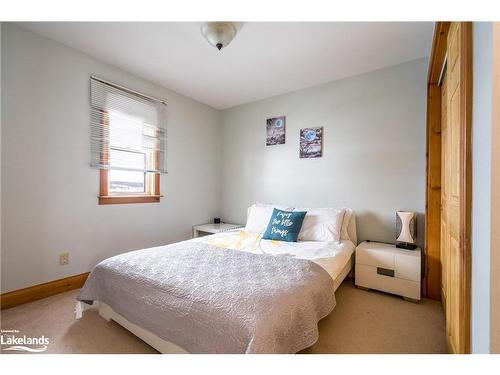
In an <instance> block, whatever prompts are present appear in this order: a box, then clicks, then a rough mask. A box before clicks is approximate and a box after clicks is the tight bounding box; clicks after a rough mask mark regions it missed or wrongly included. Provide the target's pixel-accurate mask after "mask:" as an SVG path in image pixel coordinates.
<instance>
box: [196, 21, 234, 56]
mask: <svg viewBox="0 0 500 375" xmlns="http://www.w3.org/2000/svg"><path fill="white" fill-rule="evenodd" d="M236 32H237V30H236V26H234V24H233V23H232V22H205V23H204V24H203V25H201V33H202V34H203V36H204V37H205V39H206V40H207V41H208V43H210V44H211V45H212V46H214V47H216V48H217V49H218V50H219V51H220V50H221V49H222V48H223V47H227V45H228V44H229V43H231V41H232V40H233V39H234V37H235V36H236Z"/></svg>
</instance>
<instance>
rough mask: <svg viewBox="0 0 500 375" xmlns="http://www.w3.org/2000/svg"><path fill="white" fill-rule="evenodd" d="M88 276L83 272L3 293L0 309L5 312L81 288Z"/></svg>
mask: <svg viewBox="0 0 500 375" xmlns="http://www.w3.org/2000/svg"><path fill="white" fill-rule="evenodd" d="M88 275H89V272H85V273H82V274H80V275H75V276H70V277H65V278H64V279H59V280H54V281H49V282H48V283H43V284H38V285H34V286H30V287H28V288H24V289H19V290H14V291H13V292H8V293H3V294H2V295H1V296H0V308H1V310H5V309H9V308H11V307H14V306H19V305H22V304H25V303H28V302H32V301H36V300H39V299H42V298H46V297H50V296H53V295H54V294H59V293H63V292H67V291H68V290H73V289H78V288H81V287H82V286H83V284H84V283H85V280H87V277H88Z"/></svg>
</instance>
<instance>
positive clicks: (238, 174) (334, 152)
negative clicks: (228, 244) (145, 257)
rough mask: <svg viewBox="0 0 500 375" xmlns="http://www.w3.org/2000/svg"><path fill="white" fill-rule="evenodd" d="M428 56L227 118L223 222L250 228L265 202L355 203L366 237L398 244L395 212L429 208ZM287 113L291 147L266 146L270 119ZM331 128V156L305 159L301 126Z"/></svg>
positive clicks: (327, 148)
mask: <svg viewBox="0 0 500 375" xmlns="http://www.w3.org/2000/svg"><path fill="white" fill-rule="evenodd" d="M426 73H427V59H420V60H416V61H412V62H408V63H404V64H401V65H397V66H393V67H390V68H386V69H382V70H379V71H375V72H371V73H367V74H363V75H359V76H356V77H353V78H349V79H344V80H340V81H335V82H331V83H328V84H324V85H321V86H316V87H313V88H308V89H305V90H300V91H296V92H292V93H289V94H285V95H280V96H277V97H273V98H269V99H265V100H262V101H258V102H255V103H250V104H246V105H242V106H238V107H234V108H231V109H228V110H224V111H223V113H222V142H223V146H222V161H221V163H222V198H221V201H222V217H223V219H225V220H226V221H232V222H239V223H244V222H245V219H246V207H247V206H248V205H250V204H252V203H254V202H256V201H261V202H273V203H284V204H290V205H295V206H316V207H318V206H319V207H325V206H334V207H339V206H348V207H351V208H353V209H354V210H355V211H356V214H357V224H358V233H359V240H360V241H362V240H365V239H371V240H382V241H391V242H393V241H394V240H395V215H396V214H395V212H396V211H397V210H412V211H416V212H419V213H420V214H421V215H420V220H419V223H418V224H419V241H420V244H421V243H422V242H423V241H422V239H423V222H422V214H423V212H424V210H425V116H426V114H425V113H426V82H427V80H426ZM282 115H285V116H286V143H285V144H284V145H276V146H267V147H266V145H265V129H266V126H265V124H266V118H269V117H272V116H282ZM310 126H323V127H324V147H323V151H324V154H323V155H324V156H323V157H322V158H318V159H299V156H298V142H299V129H300V128H304V127H310Z"/></svg>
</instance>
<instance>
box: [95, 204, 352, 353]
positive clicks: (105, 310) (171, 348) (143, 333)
mask: <svg viewBox="0 0 500 375" xmlns="http://www.w3.org/2000/svg"><path fill="white" fill-rule="evenodd" d="M348 232H349V237H350V238H351V240H352V242H353V243H354V245H355V246H356V245H357V233H356V221H355V217H354V213H353V214H352V216H351V221H350V223H349V227H348ZM354 254H355V253H353V254H352V255H351V257H350V258H349V260H348V261H347V262H346V264H345V265H344V267H343V268H342V271H340V273H339V275H338V276H337V277H336V278H335V280H334V282H333V286H334V291H337V289H338V287H339V286H340V284H342V282H343V281H344V279H345V278H346V277H347V275H349V273H350V272H351V271H352V270H353V265H354ZM98 309H99V315H100V316H102V317H103V318H104V319H106V320H107V321H108V322H109V321H111V320H113V321H115V322H116V323H118V324H119V325H121V326H122V327H124V328H125V329H127V330H128V331H130V332H132V333H133V334H134V335H136V336H137V337H139V338H140V339H141V340H142V341H144V342H145V343H147V344H148V345H150V346H152V347H153V348H155V349H156V350H158V351H159V352H160V353H162V354H189V352H187V351H186V350H184V349H183V348H181V347H180V346H178V345H175V344H174V343H171V342H169V341H165V340H163V339H161V338H159V337H158V336H156V335H155V334H153V333H151V332H150V331H148V330H146V329H144V328H141V327H139V326H138V325H136V324H134V323H131V322H130V321H128V320H127V319H125V318H124V317H123V316H121V315H120V314H118V313H117V312H115V311H114V310H113V309H112V308H111V307H110V306H109V305H107V304H105V303H104V302H99V303H98Z"/></svg>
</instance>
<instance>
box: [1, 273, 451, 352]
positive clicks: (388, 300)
mask: <svg viewBox="0 0 500 375" xmlns="http://www.w3.org/2000/svg"><path fill="white" fill-rule="evenodd" d="M76 293H77V291H71V292H67V293H63V294H59V295H57V296H53V297H49V298H46V299H43V300H40V301H36V302H32V303H29V304H26V305H23V306H18V307H15V308H12V309H8V310H5V311H3V312H2V315H1V327H2V329H17V330H19V331H20V332H19V334H20V335H23V334H25V335H28V336H40V335H45V336H46V337H49V338H50V344H49V347H48V350H47V352H46V353H156V351H155V350H154V349H153V348H151V347H150V346H149V345H147V344H146V343H144V342H143V341H141V340H140V339H138V338H137V337H135V336H134V335H133V334H131V333H129V332H128V331H127V330H126V329H124V328H122V327H121V326H119V325H118V324H116V323H114V322H109V323H108V322H106V321H105V320H104V319H102V318H101V317H100V316H99V315H98V314H97V312H95V311H91V310H90V311H87V312H85V314H84V316H83V318H82V319H81V320H74V313H73V308H74V306H75V296H76ZM336 296H337V307H336V308H335V309H334V310H333V312H332V313H331V314H330V315H329V316H327V317H326V318H325V319H323V320H322V321H321V322H320V324H319V328H320V337H319V340H318V341H317V342H316V344H314V345H313V346H312V347H310V348H308V349H306V350H304V351H303V352H304V353H445V352H446V340H445V331H444V318H443V312H442V309H441V305H440V303H439V302H436V301H430V300H423V301H421V302H420V303H419V304H414V303H411V302H407V301H404V300H403V299H402V298H400V297H397V296H392V295H388V294H384V293H379V292H374V291H364V290H360V289H357V288H355V287H354V285H353V284H352V281H350V280H347V281H345V282H344V283H343V284H342V285H341V286H340V288H339V289H338V291H337V294H336ZM5 353H6V352H4V353H3V354H5Z"/></svg>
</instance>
